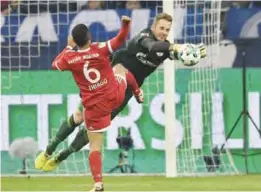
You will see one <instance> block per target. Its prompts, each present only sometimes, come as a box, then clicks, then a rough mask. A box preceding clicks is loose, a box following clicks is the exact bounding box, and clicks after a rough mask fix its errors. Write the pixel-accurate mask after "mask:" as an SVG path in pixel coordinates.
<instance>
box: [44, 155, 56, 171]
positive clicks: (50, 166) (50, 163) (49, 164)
mask: <svg viewBox="0 0 261 192" xmlns="http://www.w3.org/2000/svg"><path fill="white" fill-rule="evenodd" d="M57 157H58V155H56V156H54V157H52V158H51V159H49V160H48V161H47V162H46V164H45V165H44V166H43V168H42V170H43V171H46V172H50V171H53V170H55V169H56V167H57V166H58V165H59V164H60V162H59V161H57Z"/></svg>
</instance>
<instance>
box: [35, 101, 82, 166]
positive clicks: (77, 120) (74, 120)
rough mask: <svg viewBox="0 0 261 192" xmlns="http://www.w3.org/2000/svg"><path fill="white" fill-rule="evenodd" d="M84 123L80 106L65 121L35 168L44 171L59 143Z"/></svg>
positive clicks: (39, 156)
mask: <svg viewBox="0 0 261 192" xmlns="http://www.w3.org/2000/svg"><path fill="white" fill-rule="evenodd" d="M82 122H83V116H82V107H81V106H79V107H78V109H77V110H76V111H75V112H74V113H73V114H72V115H71V116H70V117H69V118H68V120H66V121H64V122H63V123H62V124H61V126H60V128H59V130H58V132H57V133H56V135H55V138H54V139H53V140H52V141H51V142H50V143H49V145H48V146H47V148H46V151H44V152H41V153H40V154H39V155H38V156H37V157H36V159H35V168H36V169H42V168H43V167H44V166H45V164H46V163H47V161H48V159H49V157H50V156H51V155H52V153H53V152H54V151H55V150H56V148H57V146H58V144H59V143H61V142H62V141H64V139H66V138H67V137H68V136H69V135H70V134H71V133H72V132H73V131H74V129H75V128H76V127H77V126H79V125H80V124H81V123H82Z"/></svg>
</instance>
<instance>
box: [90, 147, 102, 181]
mask: <svg viewBox="0 0 261 192" xmlns="http://www.w3.org/2000/svg"><path fill="white" fill-rule="evenodd" d="M89 164H90V169H91V172H92V177H93V179H94V181H95V183H98V182H102V160H101V152H99V151H93V152H91V153H90V155H89Z"/></svg>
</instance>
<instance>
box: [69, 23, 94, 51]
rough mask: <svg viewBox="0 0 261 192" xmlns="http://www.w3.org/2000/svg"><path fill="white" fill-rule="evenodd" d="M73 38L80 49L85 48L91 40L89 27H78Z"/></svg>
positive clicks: (74, 30) (73, 31)
mask: <svg viewBox="0 0 261 192" xmlns="http://www.w3.org/2000/svg"><path fill="white" fill-rule="evenodd" d="M72 38H73V40H74V42H75V43H76V45H77V46H78V47H83V46H85V45H86V44H87V43H88V41H89V40H90V39H91V35H90V32H89V29H88V27H87V26H86V25H84V24H78V25H76V26H75V27H74V28H73V30H72Z"/></svg>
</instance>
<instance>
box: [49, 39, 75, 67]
mask: <svg viewBox="0 0 261 192" xmlns="http://www.w3.org/2000/svg"><path fill="white" fill-rule="evenodd" d="M75 45H76V44H75V42H74V41H73V39H72V37H71V36H69V37H68V41H67V46H66V48H64V49H63V50H62V52H61V53H60V54H59V55H57V57H56V58H55V59H54V61H53V63H52V68H53V69H58V70H59V71H64V70H68V69H69V66H68V63H67V61H66V59H65V56H66V54H67V53H68V52H70V51H72V49H73V47H75Z"/></svg>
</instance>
